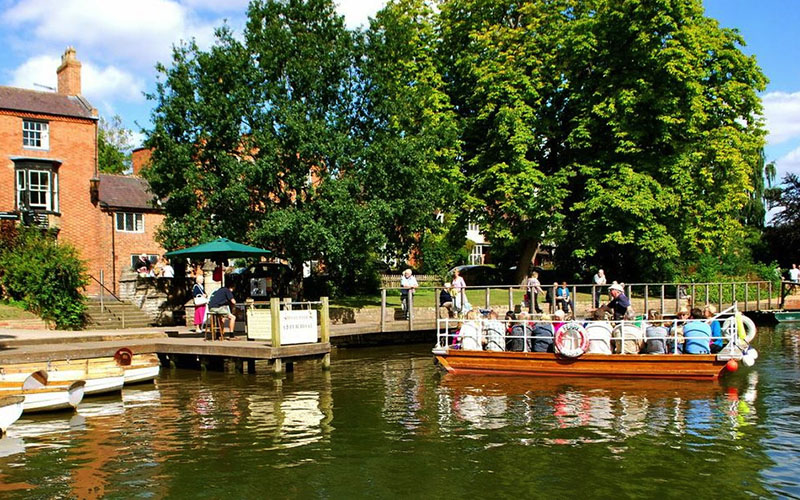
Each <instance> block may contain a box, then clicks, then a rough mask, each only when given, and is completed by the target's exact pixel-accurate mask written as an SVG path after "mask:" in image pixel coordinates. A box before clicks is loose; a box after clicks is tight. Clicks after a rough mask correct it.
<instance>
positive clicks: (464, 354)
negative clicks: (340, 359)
mask: <svg viewBox="0 0 800 500" xmlns="http://www.w3.org/2000/svg"><path fill="white" fill-rule="evenodd" d="M434 355H435V356H436V361H437V362H438V363H439V364H440V365H441V366H442V367H443V368H444V369H445V370H447V371H448V372H450V373H454V374H458V373H471V374H500V375H529V376H553V377H592V378H623V379H636V378H648V379H675V380H717V379H718V378H719V377H720V375H721V374H722V373H723V371H724V370H725V365H726V363H727V361H725V360H719V359H717V356H716V355H713V354H708V355H703V354H697V355H689V354H685V355H673V354H608V355H606V354H584V355H583V356H581V357H579V358H563V357H560V356H557V355H555V354H552V353H543V352H492V351H466V350H454V349H435V350H434Z"/></svg>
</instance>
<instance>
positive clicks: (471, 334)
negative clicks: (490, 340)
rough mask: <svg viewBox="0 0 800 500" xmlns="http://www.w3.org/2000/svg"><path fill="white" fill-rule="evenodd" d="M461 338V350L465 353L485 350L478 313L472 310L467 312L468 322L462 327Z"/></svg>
mask: <svg viewBox="0 0 800 500" xmlns="http://www.w3.org/2000/svg"><path fill="white" fill-rule="evenodd" d="M459 336H460V337H461V349H463V350H465V351H482V350H483V335H481V327H480V321H479V320H478V311H475V310H471V311H469V312H467V315H466V320H465V321H464V324H463V325H461V331H460V332H459Z"/></svg>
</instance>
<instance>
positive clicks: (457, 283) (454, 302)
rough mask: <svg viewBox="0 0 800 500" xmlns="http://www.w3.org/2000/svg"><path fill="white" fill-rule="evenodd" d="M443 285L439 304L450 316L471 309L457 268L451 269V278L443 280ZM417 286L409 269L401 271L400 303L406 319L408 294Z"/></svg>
mask: <svg viewBox="0 0 800 500" xmlns="http://www.w3.org/2000/svg"><path fill="white" fill-rule="evenodd" d="M443 286H444V288H443V289H442V291H441V292H440V293H439V306H440V307H444V308H446V309H447V310H448V312H449V316H450V317H452V316H453V315H455V314H457V313H458V314H465V313H467V312H468V311H470V310H472V305H471V304H470V303H469V300H467V294H466V290H467V283H466V282H465V281H464V278H463V277H462V276H461V273H460V272H459V270H458V269H454V270H453V280H452V281H450V282H445V283H444V285H443ZM417 288H419V283H417V279H416V278H415V277H414V276H413V274H412V272H411V269H406V270H405V271H403V275H402V277H401V278H400V303H401V306H402V308H403V315H404V317H405V319H408V316H409V314H410V307H409V296H412V297H413V295H414V291H415V290H416V289H417ZM412 300H413V299H412Z"/></svg>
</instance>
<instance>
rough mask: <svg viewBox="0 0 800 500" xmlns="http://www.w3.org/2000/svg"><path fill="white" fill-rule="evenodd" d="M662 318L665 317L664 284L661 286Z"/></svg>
mask: <svg viewBox="0 0 800 500" xmlns="http://www.w3.org/2000/svg"><path fill="white" fill-rule="evenodd" d="M661 316H664V284H663V283H662V284H661Z"/></svg>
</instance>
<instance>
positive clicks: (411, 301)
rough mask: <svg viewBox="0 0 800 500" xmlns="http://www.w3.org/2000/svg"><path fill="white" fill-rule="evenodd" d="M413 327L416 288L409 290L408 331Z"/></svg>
mask: <svg viewBox="0 0 800 500" xmlns="http://www.w3.org/2000/svg"><path fill="white" fill-rule="evenodd" d="M462 297H463V296H462ZM462 304H463V302H462ZM413 329H414V290H409V291H408V331H411V330H413Z"/></svg>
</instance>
